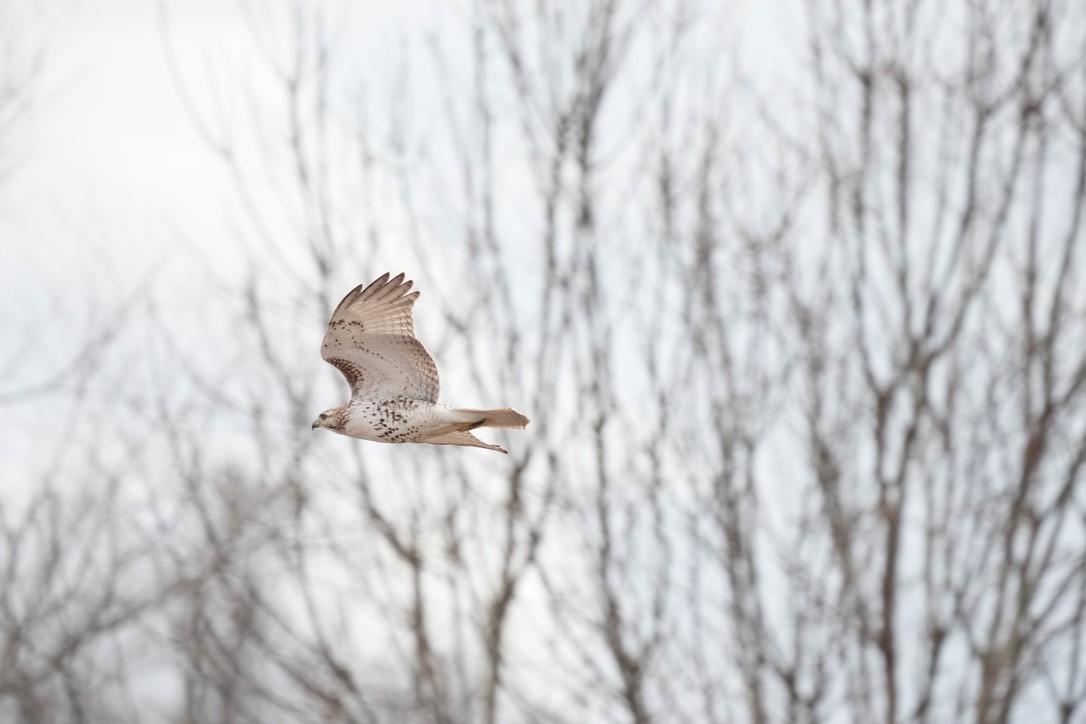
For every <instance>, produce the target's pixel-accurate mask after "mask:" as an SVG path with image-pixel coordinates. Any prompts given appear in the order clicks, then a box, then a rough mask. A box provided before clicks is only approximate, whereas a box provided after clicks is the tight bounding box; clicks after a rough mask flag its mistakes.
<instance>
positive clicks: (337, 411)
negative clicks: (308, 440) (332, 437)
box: [313, 407, 346, 430]
mask: <svg viewBox="0 0 1086 724" xmlns="http://www.w3.org/2000/svg"><path fill="white" fill-rule="evenodd" d="M345 422H346V420H344V412H343V408H342V407H336V408H334V409H331V410H325V411H324V412H322V413H321V414H319V415H317V419H316V420H314V421H313V429H314V430H316V429H317V428H318V427H326V428H328V429H329V430H342V429H343V425H344V424H345Z"/></svg>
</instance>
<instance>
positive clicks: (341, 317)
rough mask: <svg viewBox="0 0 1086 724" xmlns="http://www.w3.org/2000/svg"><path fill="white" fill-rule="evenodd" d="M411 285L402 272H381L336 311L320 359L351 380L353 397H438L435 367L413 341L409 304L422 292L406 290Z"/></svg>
mask: <svg viewBox="0 0 1086 724" xmlns="http://www.w3.org/2000/svg"><path fill="white" fill-rule="evenodd" d="M411 284H412V282H410V281H406V282H405V281H404V275H403V274H397V275H396V276H395V277H393V278H392V279H389V278H388V273H385V274H382V275H381V276H380V277H378V278H377V279H376V280H374V281H373V282H372V283H370V284H369V285H368V286H366V287H363V286H362V285H359V286H357V287H355V288H354V289H352V290H351V292H350V293H349V294H348V295H347V296H345V297H344V298H343V301H342V302H340V303H339V306H338V307H336V311H334V312H332V319H331V320H330V321H329V322H328V331H327V332H325V334H324V344H322V345H321V357H323V358H324V359H325V361H327V362H329V363H331V364H332V365H333V366H334V367H335V368H336V369H338V370H339V371H340V372H342V373H343V376H344V377H346V378H347V384H348V385H350V386H351V396H352V399H353V398H357V397H364V398H373V399H389V398H392V397H396V396H399V395H404V396H407V397H411V398H414V399H418V400H426V401H428V402H436V401H437V395H438V391H439V389H440V382H439V381H438V376H437V366H436V365H435V364H434V358H433V357H431V356H430V353H429V352H427V351H426V348H425V347H423V346H422V343H421V342H419V341H418V340H417V339H415V323H414V320H413V319H412V318H411V307H412V305H413V304H414V303H415V300H416V299H418V296H419V293H418V292H413V293H411V294H408V292H409V291H411Z"/></svg>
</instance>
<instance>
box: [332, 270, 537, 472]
mask: <svg viewBox="0 0 1086 724" xmlns="http://www.w3.org/2000/svg"><path fill="white" fill-rule="evenodd" d="M411 285H412V282H410V281H404V275H403V274H397V275H396V276H395V277H393V278H392V279H389V275H388V273H385V274H382V275H381V276H380V277H378V278H377V279H376V280H374V281H373V282H372V283H371V284H369V285H368V286H366V287H363V286H362V285H361V284H360V285H358V286H357V287H355V288H354V289H352V290H351V292H350V293H349V294H348V295H347V296H345V297H344V298H343V301H342V302H340V303H339V306H338V307H336V310H335V311H334V312H332V319H331V320H329V322H328V331H327V332H325V334H324V344H322V345H321V357H323V358H324V359H325V361H327V362H329V363H330V364H331V365H332V366H333V367H335V368H336V369H337V370H339V371H340V372H342V373H343V376H344V377H346V378H347V384H348V385H350V387H351V400H350V402H348V403H347V404H345V405H342V406H340V407H335V408H332V409H331V410H325V411H324V412H322V413H321V414H320V415H318V416H317V419H316V420H314V421H313V428H314V429H316V428H318V427H324V428H327V429H329V430H331V431H333V432H338V433H339V434H341V435H346V436H348V437H356V438H359V439H361V440H373V441H375V442H428V443H432V444H434V445H470V446H471V447H482V448H486V449H487V450H497V451H499V452H503V453H507V452H508V451H507V450H504V449H503V448H501V447H498V446H497V445H490V444H488V443H485V442H483V441H482V440H480V439H478V438H477V437H475V436H474V435H472V434H471V433H470V432H469V430H474V429H475V428H477V427H505V428H522V427H525V426H526V425H527V424H528V422H529V420H528V418H527V417H525V416H524V415H522V414H520V413H519V412H516V411H515V410H511V409H509V408H508V407H506V408H502V409H500V410H469V409H464V408H458V407H446V406H445V405H439V404H437V395H438V388H439V383H438V377H437V366H436V365H435V364H434V358H433V357H431V356H430V353H429V352H427V351H426V348H425V347H423V346H422V343H420V342H419V341H418V340H417V339H415V323H414V320H413V319H412V318H411V307H412V306H413V305H414V303H415V300H416V299H418V296H419V293H418V292H412V293H411V294H408V292H409V291H411Z"/></svg>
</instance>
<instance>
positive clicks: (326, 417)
mask: <svg viewBox="0 0 1086 724" xmlns="http://www.w3.org/2000/svg"><path fill="white" fill-rule="evenodd" d="M321 419H322V420H327V419H328V415H326V414H324V413H323V412H322V413H321Z"/></svg>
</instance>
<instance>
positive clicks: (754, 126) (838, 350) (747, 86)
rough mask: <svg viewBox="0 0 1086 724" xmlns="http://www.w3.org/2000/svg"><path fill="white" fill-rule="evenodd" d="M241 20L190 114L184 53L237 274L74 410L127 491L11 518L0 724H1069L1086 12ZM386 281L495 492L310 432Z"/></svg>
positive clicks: (920, 2)
mask: <svg viewBox="0 0 1086 724" xmlns="http://www.w3.org/2000/svg"><path fill="white" fill-rule="evenodd" d="M242 8H243V10H244V12H245V13H246V16H245V17H246V20H247V23H248V25H247V27H248V30H249V40H250V43H251V47H250V48H249V50H250V51H251V53H250V55H247V56H244V57H246V58H249V59H256V60H255V61H253V62H248V61H246V62H236V61H237V59H236V57H234V56H230V55H229V53H230V52H235V51H237V48H235V47H231V48H220V49H219V50H218V51H215V52H212V53H211V55H210V56H209V57H210V61H209V62H208V64H207V65H206V66H205V67H207V68H209V69H210V70H209V71H208V72H209V73H210V75H209V76H208V77H207V78H203V77H201V78H196V77H193V76H192V75H191V73H192V70H191V67H192V66H191V65H186V64H184V63H183V62H181V59H180V55H179V54H180V52H181V51H180V50H178V49H176V48H175V47H174V45H173V36H172V32H171V21H170V13H169V11H170V7H169V6H168V5H167V6H163V15H162V21H163V22H162V27H163V40H164V44H165V45H166V47H167V57H168V58H170V60H171V62H172V63H173V66H172V67H173V68H174V72H175V73H176V80H177V84H178V90H179V93H180V94H181V96H182V98H183V99H184V102H185V104H186V107H187V109H188V111H189V113H190V114H191V116H192V119H193V123H194V126H195V127H196V128H197V129H198V131H199V132H200V134H201V135H202V137H203V139H204V140H205V141H206V143H207V144H208V146H209V148H210V149H212V151H213V152H214V153H215V154H216V155H217V157H218V158H219V159H220V160H221V162H222V164H223V166H224V168H226V169H227V171H228V172H229V173H230V176H231V179H232V180H233V182H234V188H235V190H236V192H237V195H236V202H237V206H236V210H237V214H236V217H235V221H234V223H233V225H232V231H233V234H234V239H235V240H236V248H237V249H241V250H243V253H244V255H245V258H246V259H247V260H248V261H247V265H246V267H247V271H246V273H245V274H244V276H242V277H238V276H235V275H234V274H233V273H232V272H230V271H229V269H228V268H227V267H226V266H225V265H222V266H217V265H215V264H208V265H207V268H206V274H205V278H204V280H203V281H201V282H200V286H199V294H198V295H193V296H192V297H191V298H190V297H184V298H185V299H186V305H187V311H188V313H191V314H194V315H196V317H198V318H199V319H200V320H201V324H200V326H199V329H198V330H190V329H189V328H187V327H186V326H185V325H182V324H178V323H176V318H175V317H176V315H177V314H178V312H177V305H176V304H174V303H173V302H174V300H175V299H176V296H174V295H172V294H166V293H163V294H162V295H156V296H154V297H153V303H151V304H148V305H147V307H146V309H145V310H143V311H142V312H141V315H140V317H139V322H138V323H133V324H131V325H130V326H128V327H125V330H126V333H128V334H130V337H129V339H130V342H129V343H124V344H120V345H119V346H118V347H117V348H116V349H115V350H114V351H113V352H112V356H111V357H110V360H112V363H111V364H112V365H113V367H110V366H109V365H108V364H103V367H102V369H103V371H102V372H100V373H96V374H102V375H116V376H120V375H125V376H131V375H132V374H133V370H139V373H138V374H140V375H143V376H145V377H146V378H147V380H148V382H150V383H156V384H148V385H147V386H145V387H142V388H140V389H138V390H136V391H132V392H130V393H127V394H126V395H125V396H124V398H123V400H122V402H123V405H124V409H125V410H126V415H125V416H124V418H125V419H126V421H128V422H129V423H131V424H130V425H117V426H116V429H113V428H112V427H111V428H109V429H110V434H111V435H113V436H115V437H114V438H111V439H115V442H114V443H113V444H112V447H116V448H118V449H117V450H111V451H110V452H109V453H108V455H106V456H105V457H104V458H103V460H108V461H109V464H102V465H101V466H98V467H94V466H88V467H86V469H85V471H84V472H82V473H79V472H78V471H79V470H80V468H79V466H78V465H67V466H64V467H63V468H61V469H62V470H63V471H64V474H66V475H72V474H79V475H80V477H79V479H80V480H81V481H82V480H84V479H85V480H87V483H86V485H84V486H83V487H84V488H86V489H88V490H104V491H109V493H108V494H107V495H105V496H104V497H94V498H93V500H91V501H89V502H84V501H83V499H81V498H78V497H72V494H71V491H70V490H69V488H68V487H65V486H62V485H51V486H45V487H44V492H42V494H41V495H40V496H36V497H32V498H31V502H30V504H29V505H27V506H25V507H21V508H20V509H19V510H18V512H17V513H10V514H8V513H6V514H5V516H0V522H2V523H3V532H4V536H5V546H6V548H5V549H2V550H0V556H4V555H6V556H7V557H0V569H2V570H4V571H7V573H6V574H5V576H6V577H5V580H4V586H3V587H2V589H0V590H2V591H3V592H4V593H3V594H0V602H2V603H3V607H2V609H0V610H2V613H3V616H4V619H3V622H4V625H3V628H2V629H0V634H2V635H0V643H2V645H3V646H4V648H3V652H4V653H3V657H4V658H3V659H2V661H3V669H2V672H3V673H2V675H0V686H2V687H3V688H0V696H2V698H0V705H2V706H7V707H8V708H7V709H6V710H5V711H8V712H14V716H15V717H16V718H18V719H20V720H27V721H49V720H57V718H58V717H59V718H60V719H66V718H67V719H73V720H87V721H123V720H127V719H131V720H146V718H147V716H148V712H153V715H154V716H157V717H160V718H163V719H165V720H168V721H177V722H208V721H222V722H244V721H253V722H264V721H278V720H291V721H322V722H327V721H344V722H346V721H351V722H354V721H360V722H412V721H418V722H449V723H454V722H465V723H466V722H477V721H483V722H519V721H524V722H565V721H599V722H611V721H616V722H619V721H622V722H626V721H633V722H650V721H661V722H705V721H713V722H717V721H719V722H731V721H737V722H838V721H849V722H871V721H883V722H887V723H894V722H918V723H919V722H948V721H949V722H959V721H961V722H976V723H978V724H979V723H981V722H983V723H989V722H993V723H994V722H1027V721H1039V720H1044V721H1060V722H1083V721H1086V674H1084V671H1086V655H1084V653H1083V652H1084V649H1083V647H1084V644H1086V641H1084V637H1086V614H1084V611H1086V498H1084V490H1086V487H1084V486H1083V484H1082V483H1083V466H1084V463H1086V443H1084V442H1083V441H1084V440H1086V429H1084V428H1086V399H1084V396H1086V284H1084V280H1083V279H1082V278H1081V277H1082V269H1083V268H1086V267H1084V266H1083V262H1084V260H1083V258H1082V256H1083V253H1084V246H1086V232H1084V230H1083V226H1082V214H1083V207H1084V200H1086V199H1084V196H1086V73H1084V72H1083V70H1082V68H1083V67H1084V66H1086V63H1084V62H1083V61H1084V59H1086V13H1084V12H1083V11H1082V10H1081V8H1079V7H1078V6H1077V5H1076V4H1075V3H1073V2H1070V1H1069V0H1067V1H1051V0H1036V1H1034V0H1030V1H1028V2H1021V1H1017V0H1016V1H1012V0H975V1H971V2H962V3H949V4H947V3H941V2H936V1H935V0H916V1H915V2H910V3H894V2H879V1H872V2H867V3H863V4H861V5H857V6H856V7H855V8H854V7H851V6H845V5H843V4H841V3H836V2H828V1H827V2H821V1H818V2H813V3H806V4H803V5H798V4H797V5H795V6H793V5H788V4H781V6H780V8H781V9H780V12H781V13H782V14H783V15H786V16H787V17H788V19H787V21H784V22H781V23H779V27H778V28H776V29H775V31H774V32H775V33H776V35H773V38H776V39H777V40H772V39H771V38H770V37H769V35H766V34H765V31H764V30H762V31H758V30H757V28H758V27H760V26H758V25H757V24H755V23H754V22H753V21H752V20H750V19H749V18H748V19H744V17H742V16H741V15H740V14H739V11H738V7H731V6H730V5H721V6H719V7H718V6H717V5H716V4H713V3H705V4H698V3H690V2H684V1H680V0H675V1H674V2H669V1H667V0H650V1H649V2H640V1H633V0H592V1H591V2H584V3H550V2H544V3H533V4H523V3H514V2H509V1H506V0H478V2H472V3H468V4H466V5H464V6H463V7H457V8H456V9H446V10H444V11H442V12H444V13H446V14H445V15H442V17H441V19H440V20H439V21H438V22H439V23H440V24H441V25H442V27H443V30H442V31H441V32H436V33H434V34H432V35H426V36H416V35H413V34H411V33H406V34H401V35H399V36H390V39H389V40H388V41H387V43H388V44H387V46H386V47H382V48H379V49H377V50H376V51H375V52H378V54H379V55H380V57H381V58H382V63H381V64H380V65H379V67H374V66H373V65H372V64H369V63H367V59H368V58H371V57H372V56H369V55H367V52H369V51H372V50H373V49H361V50H360V49H359V47H358V44H357V43H352V37H353V36H352V32H354V28H356V27H357V26H356V23H358V22H361V21H364V18H357V17H353V16H352V15H351V13H350V12H349V8H339V7H337V6H333V5H331V4H315V5H310V4H306V3H286V4H283V5H273V4H245V5H243V6H242ZM789 13H791V14H790V15H789ZM446 20H447V21H449V22H445V21H446ZM756 32H761V33H762V35H758V36H756V39H754V38H755V36H753V35H752V34H753V33H756ZM763 43H764V45H763ZM770 48H779V50H778V51H773V54H772V58H770V51H769V50H768V49H770ZM217 53H218V54H217ZM752 58H753V59H754V61H752V60H751V59H752ZM258 88H272V89H274V90H273V91H271V92H270V93H269V95H267V96H263V95H259V94H258V93H257V91H256V90H255V89H258ZM201 89H213V92H209V93H208V95H203V93H204V92H205V91H203V90H201ZM401 269H404V270H406V271H408V273H409V274H411V275H412V276H413V277H414V278H415V279H416V281H417V283H418V288H419V289H421V290H422V292H423V296H422V297H421V299H420V301H419V303H418V304H417V305H416V325H417V329H418V333H419V336H420V338H421V339H422V340H423V341H424V343H425V344H426V345H427V347H428V348H430V350H431V351H432V352H433V354H434V356H435V357H436V358H437V361H438V364H439V367H440V369H441V371H442V381H443V384H444V387H445V389H446V393H445V395H446V397H447V398H448V399H450V400H452V399H453V398H454V397H455V398H456V400H455V401H456V402H457V403H464V404H474V403H476V402H477V403H480V404H484V403H487V402H489V401H494V400H501V401H503V402H506V401H507V402H509V403H511V404H513V405H514V406H515V407H517V408H519V409H523V410H524V411H525V412H527V413H528V414H529V415H530V416H531V417H532V418H533V423H532V425H531V427H529V428H528V431H527V432H528V434H527V435H523V436H521V437H517V438H514V437H510V438H509V439H508V440H505V441H503V444H504V445H505V446H507V447H508V448H509V449H510V453H511V454H510V455H509V456H508V457H504V456H496V455H486V454H484V453H483V452H482V451H464V450H447V449H442V448H429V447H425V446H418V447H415V446H377V445H367V444H362V443H358V442H356V441H351V440H348V439H333V438H332V437H331V436H325V437H320V436H315V435H311V434H310V430H309V427H308V425H309V421H310V420H311V419H312V416H313V414H314V412H316V411H319V410H320V409H323V408H324V407H327V406H328V405H329V404H332V403H334V402H335V401H337V400H338V398H337V396H339V395H342V394H344V391H343V390H342V389H340V387H339V386H340V385H341V384H342V383H341V382H339V378H338V375H337V373H336V372H334V371H333V370H332V369H331V368H329V367H325V366H323V365H322V363H321V362H320V359H319V356H318V352H317V350H318V347H319V341H320V337H321V335H322V334H323V326H324V323H325V322H326V321H327V317H328V314H329V312H330V310H331V309H332V306H333V305H334V303H335V301H337V300H338V298H339V296H340V295H342V293H344V292H345V291H346V290H347V289H349V288H350V287H352V286H353V285H355V284H357V283H359V282H360V281H368V280H369V279H371V278H373V277H376V276H377V275H378V274H380V273H381V272H383V271H386V270H391V271H393V272H396V271H399V270H401ZM167 319H169V320H170V322H171V323H170V324H166V323H163V322H164V321H165V320H167ZM136 330H139V331H141V332H142V334H136ZM190 335H191V336H190ZM212 342H213V343H212ZM110 370H112V371H110ZM110 379H113V378H110ZM163 380H169V384H162V381H163ZM99 387H100V385H99ZM92 389H93V388H92ZM92 417H93V415H91V413H88V417H86V418H83V419H92ZM137 423H138V424H137ZM147 431H153V432H150V433H148V432H147ZM77 450H78V451H80V452H79V453H78V454H74V455H73V459H74V460H82V457H81V456H82V455H84V454H85V455H87V456H88V458H87V459H88V460H89V459H91V458H90V457H89V456H90V454H91V453H90V452H89V450H90V449H89V448H86V447H79V448H77ZM84 450H86V452H83V451H84ZM474 453H478V454H474ZM118 461H124V464H120V463H119V462H118ZM59 474H60V473H58V475H59ZM54 479H58V480H59V478H49V479H48V480H50V481H51V480H54ZM110 481H113V482H110ZM152 482H153V483H154V485H153V487H151V486H150V483H152ZM111 485H113V487H111ZM141 490H153V492H149V493H146V494H140V492H139V491H141ZM5 510H6V509H5ZM118 521H120V522H121V523H122V524H119V525H118V524H117V523H118ZM60 531H65V532H66V533H67V532H68V531H70V532H71V535H70V536H63V537H62V536H61V535H60ZM68 541H71V542H74V543H75V544H76V545H75V546H74V548H73V546H72V545H61V544H60V543H61V542H68ZM73 550H74V551H85V552H84V553H83V556H84V558H79V557H72V556H75V555H76V554H75V553H73V552H72V551H73ZM61 554H63V556H61ZM54 558H55V559H56V562H54V563H50V561H53V560H54ZM40 561H44V562H45V563H46V564H45V565H39V562H40ZM63 561H67V562H63ZM91 571H94V572H96V573H98V574H99V575H94V576H90V575H87V573H88V572H91ZM103 672H109V673H103ZM136 691H138V692H139V693H138V694H137V693H134V692H136ZM50 707H53V708H50Z"/></svg>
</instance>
